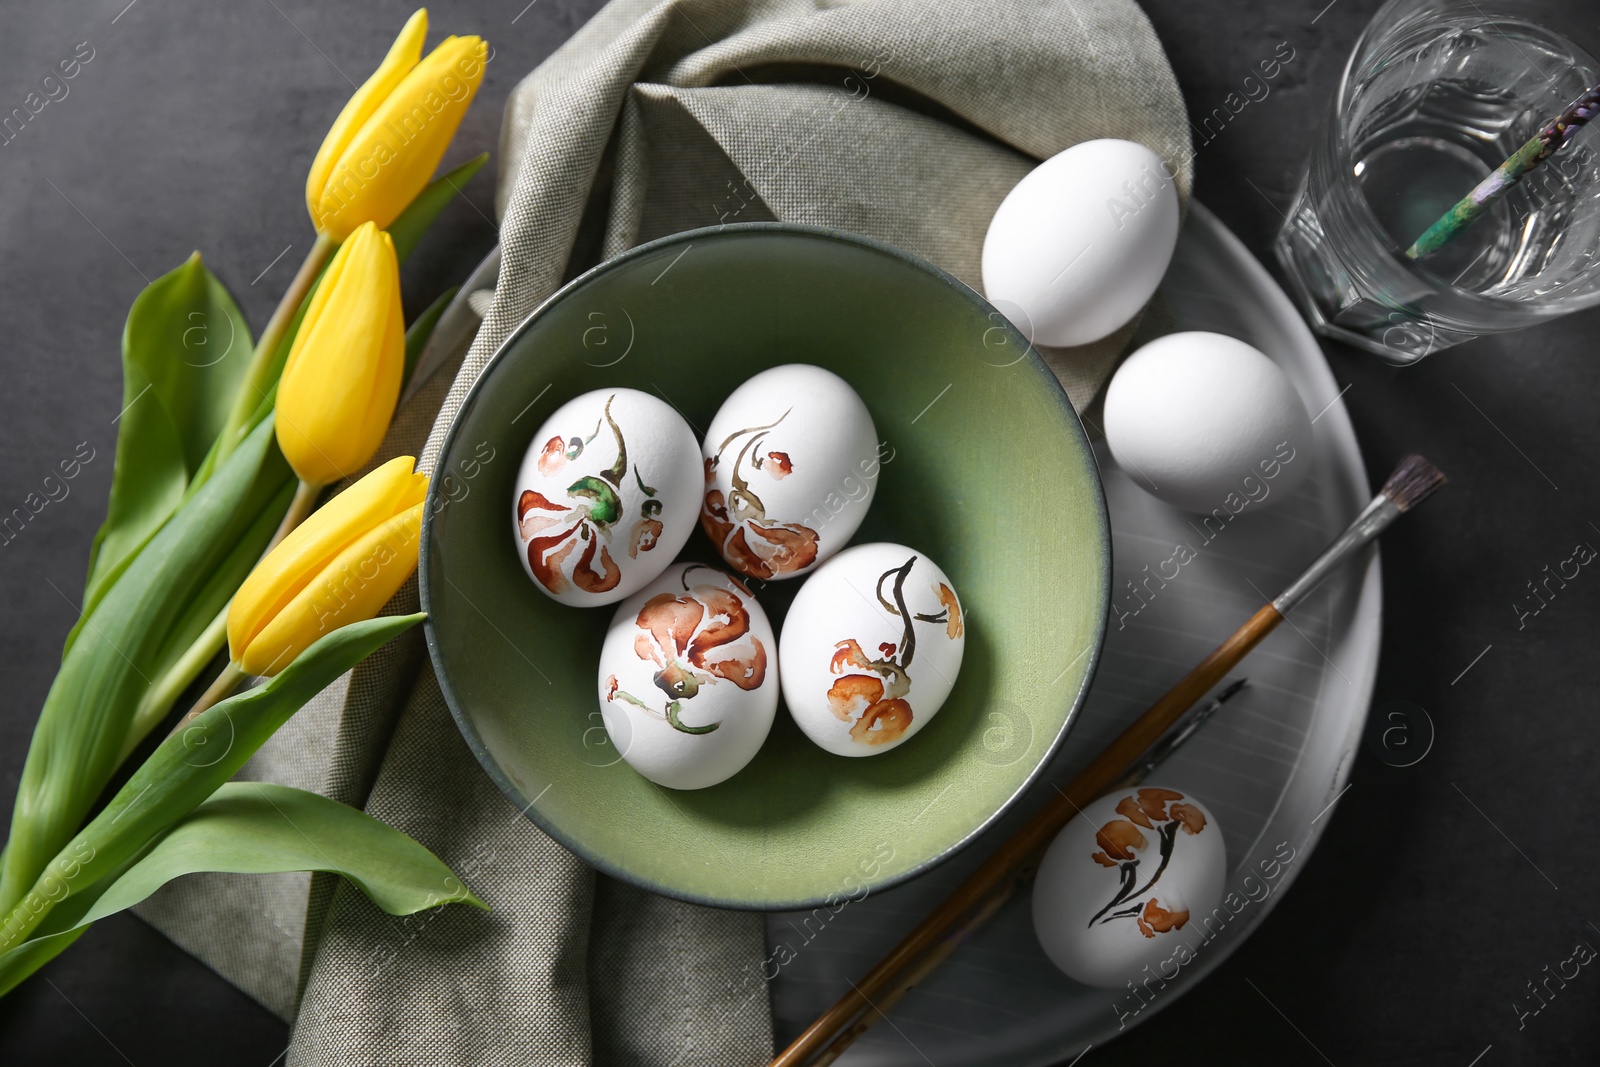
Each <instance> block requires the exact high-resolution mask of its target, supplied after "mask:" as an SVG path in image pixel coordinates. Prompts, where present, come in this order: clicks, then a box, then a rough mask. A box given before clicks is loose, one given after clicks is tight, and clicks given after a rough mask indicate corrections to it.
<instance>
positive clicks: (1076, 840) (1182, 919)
mask: <svg viewBox="0 0 1600 1067" xmlns="http://www.w3.org/2000/svg"><path fill="white" fill-rule="evenodd" d="M1227 867H1228V865H1227V850H1226V849H1225V848H1224V846H1223V843H1222V830H1221V828H1220V827H1218V826H1217V820H1216V817H1215V816H1213V815H1212V814H1211V811H1210V810H1209V809H1208V808H1206V806H1205V805H1204V804H1201V803H1200V802H1199V801H1198V800H1196V799H1195V798H1194V797H1192V796H1189V795H1187V794H1186V793H1184V792H1183V791H1181V790H1177V789H1169V788H1166V787H1164V786H1160V785H1136V786H1132V787H1129V788H1127V789H1119V790H1116V791H1114V792H1112V793H1109V794H1107V795H1106V796H1103V797H1101V798H1100V799H1099V800H1096V801H1095V802H1094V803H1093V804H1089V805H1087V806H1086V807H1085V808H1084V809H1083V811H1082V812H1081V813H1080V814H1079V815H1077V816H1076V817H1075V818H1073V820H1072V821H1071V822H1069V823H1068V824H1067V825H1066V826H1064V827H1063V828H1062V830H1061V833H1059V834H1058V835H1056V839H1055V841H1053V842H1052V843H1051V845H1050V847H1049V849H1047V850H1046V852H1045V854H1044V859H1043V860H1042V861H1041V862H1040V864H1039V874H1038V876H1037V877H1036V878H1035V879H1034V883H1033V929H1034V933H1035V934H1037V935H1038V938H1039V944H1040V945H1041V946H1042V947H1043V948H1044V951H1045V954H1046V955H1047V956H1049V957H1050V959H1051V962H1053V963H1054V964H1055V965H1056V966H1057V967H1059V968H1061V970H1062V971H1063V972H1065V973H1066V974H1067V975H1068V977H1071V978H1074V979H1076V980H1078V981H1080V982H1082V983H1084V984H1085V985H1091V986H1097V987H1099V988H1102V989H1121V988H1123V987H1124V985H1125V984H1126V983H1127V982H1129V981H1139V980H1140V979H1142V978H1143V977H1144V976H1145V974H1146V968H1148V969H1149V973H1151V974H1158V973H1159V974H1161V975H1163V976H1164V977H1165V978H1166V979H1168V980H1170V979H1171V978H1172V977H1174V976H1175V975H1176V973H1177V969H1178V968H1181V967H1182V965H1183V964H1184V963H1185V962H1187V961H1188V960H1189V959H1191V958H1193V955H1194V954H1195V953H1196V952H1198V951H1199V949H1200V946H1201V945H1202V944H1204V942H1205V941H1206V940H1208V939H1209V938H1210V937H1212V936H1215V933H1216V931H1217V930H1218V929H1220V926H1221V925H1223V924H1225V923H1226V921H1227V918H1228V917H1229V913H1228V912H1227V911H1223V912H1222V918H1221V919H1220V920H1219V919H1218V917H1217V911H1218V909H1219V907H1220V905H1221V904H1222V899H1223V897H1222V889H1223V879H1224V877H1225V876H1226V874H1227Z"/></svg>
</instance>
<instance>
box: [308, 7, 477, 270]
mask: <svg viewBox="0 0 1600 1067" xmlns="http://www.w3.org/2000/svg"><path fill="white" fill-rule="evenodd" d="M427 35H428V12H427V10H426V9H423V10H420V11H418V12H417V13H416V14H415V15H412V16H411V19H410V21H408V22H407V23H406V24H405V28H404V29H402V30H401V31H400V36H399V37H396V38H395V42H394V44H393V45H392V46H391V47H390V48H389V54H388V55H387V56H385V57H384V59H383V62H382V63H381V64H379V66H378V69H377V70H376V71H374V72H373V75H372V77H370V78H368V79H367V81H366V84H364V85H363V86H361V88H359V89H357V90H356V92H355V95H354V96H352V97H351V98H350V100H349V102H348V103H346V104H345V105H344V110H343V111H341V112H339V117H338V118H337V119H335V120H334V122H333V127H332V128H331V129H330V130H328V136H327V137H326V138H324V139H323V142H322V147H321V148H320V149H318V150H317V157H316V159H314V160H313V161H312V163H311V173H310V175H309V176H308V177H307V178H306V207H307V208H308V209H309V210H310V212H311V222H312V225H314V226H316V228H317V231H318V232H319V233H325V234H327V235H328V236H329V237H332V238H333V239H334V240H340V241H342V240H343V239H344V238H345V237H346V236H348V235H349V234H350V233H352V232H353V231H354V230H355V229H356V227H358V226H360V225H361V224H362V223H363V222H375V223H377V224H378V228H379V229H387V228H388V226H389V223H391V222H393V221H394V220H395V218H396V217H397V216H398V215H399V214H400V212H402V211H404V210H405V208H406V205H407V204H409V203H411V201H412V200H413V199H414V198H415V197H416V195H417V194H418V193H420V192H421V191H422V188H423V186H425V185H427V184H428V179H430V178H431V177H433V172H434V170H435V168H437V167H438V166H439V160H440V159H441V158H442V157H443V156H444V150H445V149H446V148H447V147H449V145H450V139H451V138H452V137H454V136H455V133H456V127H457V126H459V125H461V119H462V117H463V116H465V115H466V113H467V107H468V106H469V105H470V104H471V103H472V98H473V96H475V95H476V94H477V92H478V85H479V84H480V83H481V82H482V81H483V70H484V66H485V64H487V63H488V60H489V46H488V44H486V43H485V42H484V41H483V39H482V38H479V37H448V38H446V39H445V40H444V42H443V43H442V44H440V45H439V47H437V48H435V49H434V50H433V51H432V52H431V53H429V54H428V57H427V58H426V59H422V58H421V57H422V39H423V38H424V37H426V36H427Z"/></svg>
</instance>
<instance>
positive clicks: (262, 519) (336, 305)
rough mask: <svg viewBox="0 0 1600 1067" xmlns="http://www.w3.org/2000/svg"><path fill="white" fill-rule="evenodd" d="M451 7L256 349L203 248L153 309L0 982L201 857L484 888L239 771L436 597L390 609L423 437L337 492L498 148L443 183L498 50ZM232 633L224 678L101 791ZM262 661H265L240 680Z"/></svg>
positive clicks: (412, 900)
mask: <svg viewBox="0 0 1600 1067" xmlns="http://www.w3.org/2000/svg"><path fill="white" fill-rule="evenodd" d="M427 28H428V20H427V13H426V12H425V11H418V12H417V13H416V14H415V15H413V16H412V17H411V19H410V21H409V22H407V23H406V26H405V28H404V29H403V30H402V31H401V33H400V36H399V38H398V39H397V40H396V41H395V43H394V45H393V47H392V48H391V49H390V50H389V53H388V55H387V56H386V57H385V58H384V60H383V62H382V64H381V65H380V66H379V67H378V69H377V71H376V72H375V73H374V74H373V75H372V77H371V78H369V79H368V80H367V82H366V84H364V85H363V86H361V88H360V89H358V90H357V91H356V93H355V95H354V96H352V97H351V98H350V100H349V102H348V103H347V104H346V105H345V106H344V109H343V110H342V111H341V112H340V113H339V116H338V118H337V119H335V120H334V123H333V126H332V128H331V129H330V130H329V132H328V135H327V138H326V140H325V141H324V142H323V144H322V147H321V149H320V150H319V151H318V152H317V155H316V159H315V161H314V162H313V163H312V165H311V173H310V176H309V178H308V180H307V183H306V202H307V206H308V208H309V210H310V214H311V221H312V223H313V225H314V226H315V228H316V232H317V236H316V240H315V242H314V243H313V245H312V247H311V251H310V253H309V254H308V255H307V256H306V260H305V262H304V263H303V264H302V265H301V267H300V269H299V271H298V272H297V273H296V275H295V278H294V280H293V282H292V283H291V284H290V286H289V288H288V290H287V291H286V292H285V293H284V296H283V299H282V301H281V302H280V303H279V305H278V307H277V310H276V311H275V312H274V313H273V315H272V318H271V319H270V321H268V323H267V325H266V328H265V329H264V330H263V331H262V333H261V335H260V337H259V338H258V339H257V340H256V342H255V343H254V345H251V344H250V343H249V328H248V326H247V325H246V323H245V322H244V320H243V318H242V317H241V315H240V314H239V311H238V309H237V307H235V305H234V303H233V300H232V299H231V298H230V297H229V295H228V292H227V290H226V288H224V286H223V285H222V283H221V282H220V281H219V280H218V279H217V278H215V277H214V276H212V274H211V273H210V272H209V271H208V270H207V269H206V268H205V266H204V265H203V264H202V263H201V261H200V258H199V255H198V254H196V255H195V256H193V257H191V258H190V260H189V261H188V262H187V263H185V264H183V265H182V266H180V267H178V268H177V269H176V270H174V271H172V272H171V273H170V274H167V275H165V276H163V277H161V278H159V279H157V280H156V281H154V282H152V283H151V284H150V285H149V286H148V287H147V288H146V289H145V290H144V291H143V292H142V293H140V295H139V297H138V299H137V300H135V301H134V305H133V308H132V310H131V311H130V312H129V315H128V321H127V326H126V328H125V330H124V332H123V341H122V361H123V376H124V403H125V405H126V407H125V411H124V414H123V415H122V417H121V424H120V427H119V430H118V438H117V450H116V469H115V473H114V476H113V480H112V487H111V497H110V502H109V504H108V507H107V515H106V521H105V524H104V525H103V526H102V527H101V529H100V531H99V534H98V535H97V536H96V538H95V541H94V548H93V550H92V553H91V556H90V562H89V574H88V580H87V583H86V587H85V590H84V598H83V610H82V615H81V618H80V619H79V621H78V624H77V625H76V626H75V627H74V628H73V630H72V632H71V633H69V634H68V635H67V639H66V648H65V650H64V652H63V654H62V660H61V669H60V673H58V674H57V675H56V679H55V682H54V683H53V684H52V686H51V688H50V692H49V695H48V696H47V697H46V698H45V703H44V708H43V709H42V710H41V712H40V714H39V723H38V726H37V727H36V728H35V730H34V735H33V741H32V744H31V746H30V748H29V750H28V757H27V762H26V764H25V766H24V768H23V772H22V778H21V781H20V783H19V785H18V788H17V798H16V804H15V807H14V809H13V812H12V817H11V830H10V834H9V837H8V840H7V843H6V846H5V851H4V852H3V853H0V994H3V993H5V992H7V991H9V990H10V989H11V988H13V987H14V986H15V985H16V984H17V983H18V982H20V981H22V980H23V979H24V978H26V977H27V976H28V975H29V974H31V973H33V971H35V970H37V969H38V968H39V967H41V966H42V965H43V964H44V963H45V962H46V961H48V960H49V959H51V958H52V957H54V956H55V955H56V954H57V953H59V952H60V951H62V950H63V949H64V948H66V947H67V946H68V945H69V944H71V943H72V942H73V941H74V940H75V939H76V938H78V937H79V936H81V935H82V934H83V932H84V931H85V930H86V929H87V928H88V926H89V925H90V924H91V923H93V922H94V921H95V920H97V919H100V918H102V917H104V916H106V915H110V914H112V913H113V912H116V911H119V910H121V909H124V908H128V907H131V906H132V905H134V904H136V903H138V902H139V901H140V900H143V899H144V898H145V897H147V896H149V895H150V894H151V893H153V892H154V891H155V890H156V889H158V888H159V887H160V886H161V885H163V884H165V883H166V882H168V881H170V880H171V879H173V878H177V877H179V876H181V875H184V874H189V873H193V872H197V871H230V872H243V873H265V872H272V871H299V870H317V871H332V872H337V873H339V874H341V875H343V876H344V877H345V878H348V879H349V880H350V881H351V882H353V883H354V884H355V885H356V886H358V887H359V888H360V889H361V890H362V891H363V892H365V893H366V894H367V896H368V897H370V898H371V899H372V900H373V902H374V903H376V904H377V905H378V906H379V907H381V908H383V909H384V910H386V911H388V912H390V913H391V914H397V915H405V914H411V913H413V912H416V911H420V910H422V909H424V908H430V907H434V906H437V905H440V904H444V903H450V902H461V903H467V904H475V905H478V906H480V907H481V906H482V904H481V902H479V901H478V900H477V898H476V897H474V896H473V895H472V893H471V892H470V891H469V890H468V889H467V888H466V887H465V886H463V885H462V884H461V882H460V881H459V880H458V879H456V878H455V877H454V876H453V875H452V874H451V873H450V871H449V869H448V868H446V867H445V865H444V864H443V863H441V862H440V861H439V860H438V859H437V858H436V857H434V856H433V855H432V854H431V853H429V852H428V851H427V849H425V848H423V847H422V846H421V845H420V844H418V843H417V842H415V841H413V840H412V839H411V838H409V837H407V836H406V835H404V834H402V833H400V832H399V831H397V830H394V829H392V828H390V827H388V826H385V825H384V824H383V823H380V822H378V821H376V820H374V819H372V818H371V817H369V816H367V815H365V814H364V813H362V812H359V811H356V810H355V809H353V808H349V807H346V806H344V805H342V804H338V803H335V802H334V801H332V800H328V799H326V798H324V797H321V796H318V795H316V794H314V793H308V792H304V791H301V790H296V789H289V788H287V787H282V786H274V785H266V784H260V783H230V782H229V779H230V778H231V777H232V776H233V775H234V773H235V772H236V771H237V770H238V769H239V767H240V766H241V765H243V763H244V762H245V760H247V759H248V758H249V757H250V756H251V754H252V753H254V752H255V751H256V749H257V748H259V747H260V746H261V744H262V743H263V742H265V741H266V739H267V738H268V737H270V736H271V735H272V733H273V731H275V730H276V729H277V728H278V727H279V726H281V725H282V724H283V723H284V722H285V721H287V720H288V718H289V716H291V715H293V714H294V713H295V712H296V711H298V710H299V709H300V707H301V706H302V705H304V704H305V703H306V701H308V700H310V699H311V697H313V696H315V695H316V694H317V693H318V692H319V691H321V690H322V689H324V688H326V687H327V686H328V685H329V684H331V683H332V682H333V681H334V680H335V679H337V678H338V677H339V675H341V674H342V673H344V672H345V671H347V670H349V669H350V668H352V667H354V666H355V665H356V664H357V663H359V662H360V661H361V660H362V659H363V658H364V657H365V656H367V655H368V654H370V653H371V652H373V651H374V650H376V649H377V648H379V647H380V646H382V645H383V644H384V643H385V642H387V641H389V640H390V639H391V638H393V637H395V636H396V635H397V634H399V633H401V632H402V631H404V630H406V629H408V628H410V627H412V626H415V625H416V624H417V623H418V622H419V621H420V620H421V618H422V616H420V615H409V616H395V617H387V618H377V617H375V616H377V614H378V612H379V610H380V609H381V608H382V607H383V605H384V604H385V603H386V602H387V601H388V600H389V599H390V597H391V596H393V595H394V593H395V591H396V590H398V589H399V587H400V586H401V585H402V584H403V583H404V582H405V581H406V580H407V578H408V577H410V575H411V573H412V571H413V570H415V568H416V563H417V548H418V537H419V531H420V526H421V520H422V500H423V496H424V493H425V492H426V489H427V479H426V477H425V476H423V475H421V474H416V473H414V472H413V469H412V468H413V465H414V461H413V460H412V458H411V457H409V456H406V457H401V458H399V459H395V460H392V461H390V462H388V463H386V464H384V465H382V466H380V467H378V468H377V469H376V470H374V471H372V472H371V473H370V474H368V475H366V476H365V477H364V478H361V479H360V480H359V481H357V482H355V483H354V484H353V485H350V486H349V487H347V488H345V489H344V490H343V491H342V492H339V493H338V494H337V495H335V496H333V497H332V499H331V500H329V501H328V502H327V503H325V504H323V505H322V506H321V507H320V508H319V507H318V506H317V505H318V502H319V501H320V500H321V499H322V498H323V497H324V496H325V495H326V491H327V490H328V488H329V487H331V486H334V485H336V484H337V483H340V482H343V481H344V480H346V479H348V478H350V477H352V476H354V475H355V474H357V473H358V472H359V471H360V470H361V469H362V468H363V467H365V466H366V465H367V463H368V462H369V461H370V460H371V459H372V457H373V455H374V454H375V453H376V451H377V449H378V447H379V445H380V444H381V442H382V441H383V438H384V435H385V433H386V432H387V430H388V426H389V421H390V419H391V417H392V416H393V413H394V409H395V404H396V402H397V400H398V398H399V395H400V390H401V387H402V385H403V383H404V380H405V377H406V375H407V373H408V372H409V370H410V368H411V366H412V365H413V363H414V362H415V359H416V355H417V353H418V351H419V350H420V348H421V346H422V344H423V343H424V341H425V340H426V337H427V334H428V332H429V330H430V329H431V327H432V324H433V323H434V322H435V321H437V318H438V314H439V312H440V311H441V310H442V309H443V305H444V301H445V300H447V299H448V297H449V295H450V294H446V295H445V297H442V298H441V299H440V301H439V302H437V303H436V304H435V305H434V306H433V307H431V308H429V309H428V310H427V311H425V312H424V313H423V314H421V315H419V316H418V317H417V320H416V321H415V322H414V323H413V325H412V327H411V329H410V331H409V332H408V331H407V329H406V327H405V321H404V318H403V315H402V310H401V306H400V276H399V267H400V263H401V261H403V260H404V259H405V258H406V256H407V255H408V254H409V253H410V252H411V250H412V249H413V248H414V247H415V246H416V244H417V241H418V239H419V238H420V236H421V234H422V233H423V231H424V230H425V229H426V228H427V226H428V225H429V223H430V222H431V221H432V220H433V218H434V217H435V216H436V215H437V214H438V212H439V211H440V210H441V209H442V208H443V206H444V205H445V203H447V202H448V200H449V199H450V197H451V196H453V195H454V194H455V193H456V191H457V189H458V188H459V186H460V185H461V184H462V183H463V182H465V181H466V180H467V179H469V178H470V177H471V176H472V174H473V173H475V172H476V170H477V169H478V168H479V167H481V166H482V165H483V162H484V160H485V158H486V157H479V158H477V159H475V160H473V161H471V162H469V163H468V164H466V165H465V166H463V167H460V168H458V169H456V170H455V171H452V172H450V173H449V174H446V175H444V176H442V177H440V178H439V179H438V180H436V181H432V182H430V180H429V179H430V178H431V177H432V175H433V172H434V170H435V169H436V168H437V167H438V165H439V161H440V159H441V158H442V157H443V155H444V152H445V149H446V147H447V146H448V145H449V143H450V140H451V138H452V137H453V136H454V134H455V131H456V128H457V126H458V125H459V124H460V122H461V119H462V117H463V115H465V113H466V110H467V108H468V106H469V105H470V104H471V102H472V98H473V96H474V95H475V93H476V92H477V88H478V85H479V83H480V82H481V81H482V78H483V73H484V64H485V62H486V60H487V46H486V45H485V43H484V42H483V41H482V40H481V39H479V38H477V37H451V38H449V39H447V40H446V41H444V42H443V43H442V44H440V45H439V46H438V47H437V48H436V49H435V50H434V51H433V52H431V53H430V54H429V55H427V56H426V57H423V55H422V44H423V38H424V37H425V36H426V34H427ZM197 324H199V325H201V326H202V327H204V328H203V329H202V330H201V331H200V333H199V334H198V335H196V334H195V332H194V327H195V326H196V325H197ZM224 327H225V329H224ZM195 336H199V337H201V338H202V339H205V338H210V337H214V336H227V337H229V338H231V343H230V345H229V347H228V348H227V350H226V351H224V352H223V353H222V354H221V355H220V356H215V357H214V358H202V359H194V358H192V357H193V356H194V354H195V350H196V348H200V349H201V350H202V354H206V355H209V354H207V353H204V352H203V344H201V343H200V342H195V341H194V340H193V339H194V337H195ZM247 352H248V354H246V353H247ZM224 644H225V645H226V648H227V663H226V666H225V667H223V668H222V670H221V673H220V674H219V675H218V676H217V678H216V680H215V681H214V682H213V683H212V684H211V685H210V687H209V688H208V689H206V690H205V692H204V695H203V696H201V698H200V700H199V701H198V702H197V703H196V704H195V705H194V706H193V708H192V709H191V710H189V711H188V713H187V714H186V715H184V716H183V717H182V719H181V721H180V722H179V724H178V727H177V729H175V730H173V732H172V733H171V734H170V735H169V736H167V737H166V739H165V740H164V741H162V742H161V743H160V744H159V746H157V747H156V748H155V750H154V752H153V753H151V755H150V756H149V758H148V759H146V760H145V761H144V762H143V764H142V765H140V766H139V767H138V768H137V769H135V770H134V771H133V772H132V776H131V777H129V778H128V779H127V782H126V784H125V785H123V786H122V788H120V789H119V790H117V791H116V793H115V794H114V795H113V796H112V797H111V798H110V799H109V801H108V802H106V803H105V804H104V806H103V807H100V808H99V810H98V812H97V811H96V806H97V804H99V802H100V801H101V799H102V797H103V794H104V793H105V792H106V791H107V789H108V788H109V785H110V783H111V782H112V781H113V780H114V779H115V778H116V777H117V776H118V775H119V773H120V772H121V768H122V764H124V763H125V762H126V761H127V760H128V758H129V757H130V755H131V754H132V753H133V752H134V751H135V750H136V749H138V748H139V746H140V742H141V741H143V740H144V739H145V738H146V737H147V736H148V735H150V734H151V732H152V731H154V730H156V729H157V728H158V727H162V726H163V725H164V724H165V723H166V722H167V721H168V719H169V717H171V716H172V714H173V713H174V712H176V710H177V702H178V700H179V698H180V697H181V696H182V695H183V694H184V693H185V692H186V691H187V690H188V689H189V688H190V687H191V686H192V685H194V684H195V683H197V682H198V681H199V678H200V675H201V673H202V672H203V671H204V670H205V669H206V667H207V666H208V665H210V664H212V663H214V662H215V661H216V660H217V659H218V658H219V656H220V655H221V654H222V651H223V647H224ZM250 676H256V677H263V678H266V679H268V680H267V681H266V682H265V683H264V684H261V685H259V686H257V687H255V688H253V689H248V690H246V691H245V692H243V693H240V694H238V695H233V696H230V694H231V693H233V692H234V690H235V689H237V688H238V686H239V684H240V683H241V682H242V681H243V680H244V679H245V678H247V677H250Z"/></svg>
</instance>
